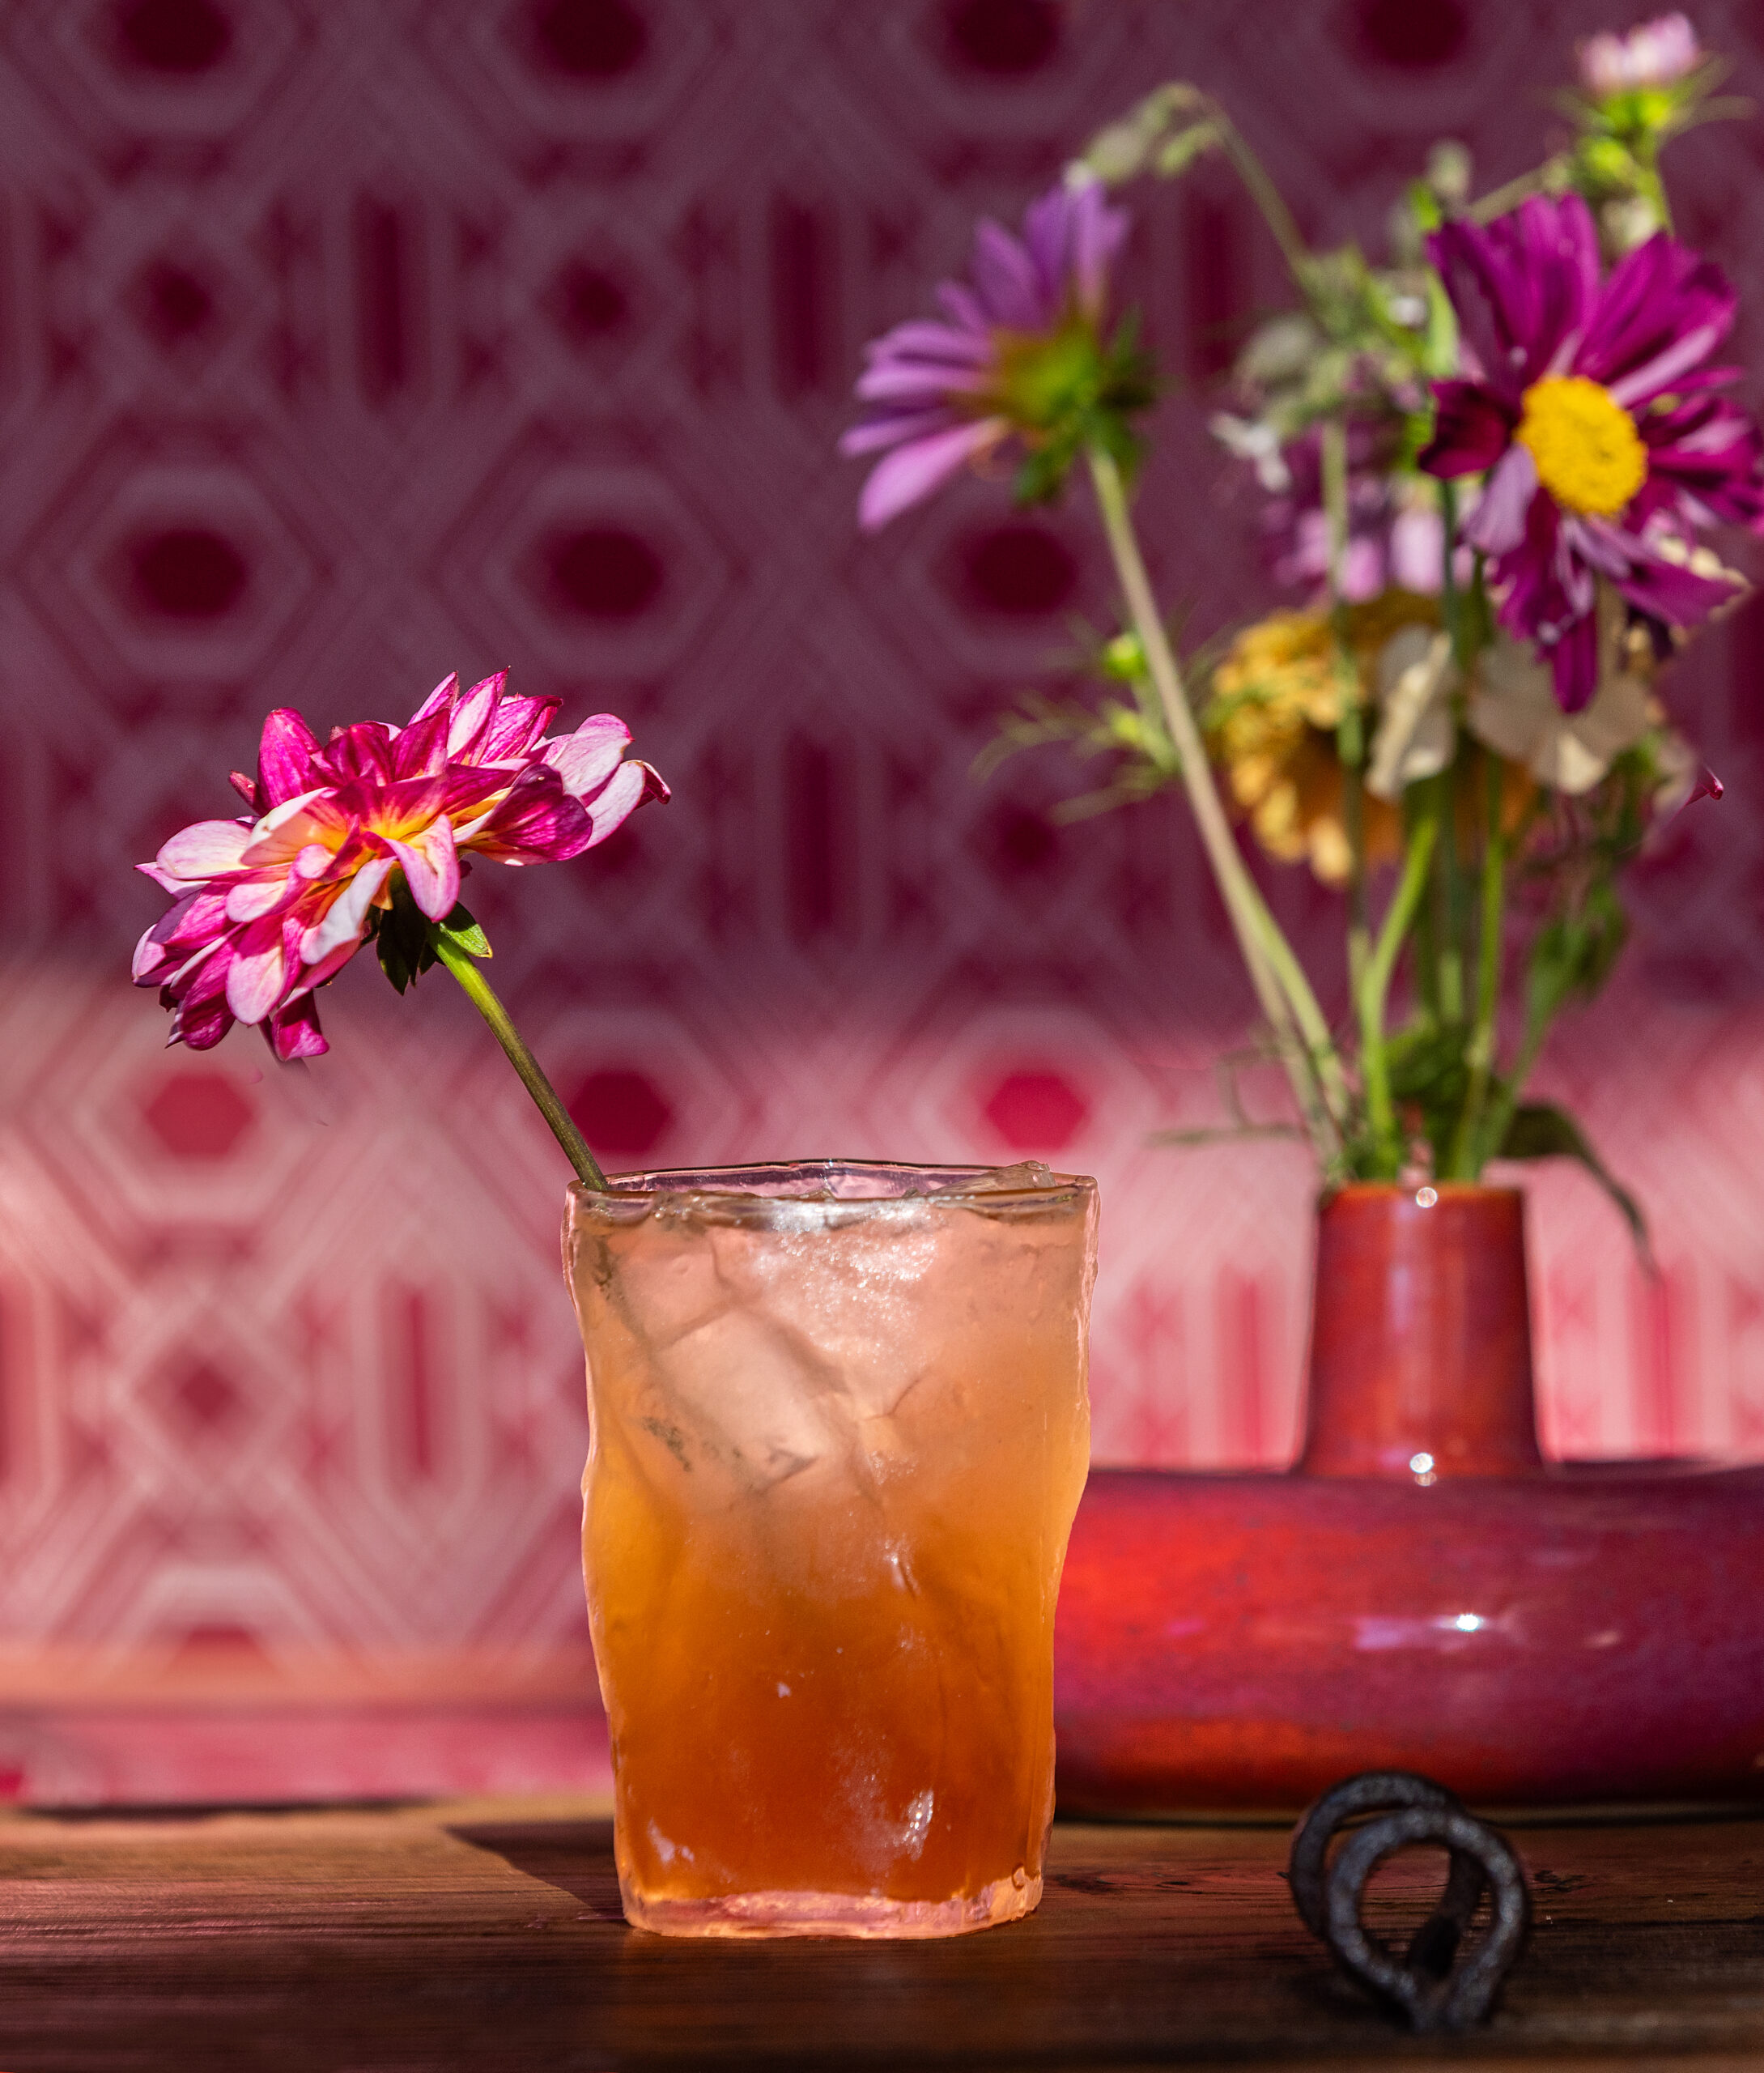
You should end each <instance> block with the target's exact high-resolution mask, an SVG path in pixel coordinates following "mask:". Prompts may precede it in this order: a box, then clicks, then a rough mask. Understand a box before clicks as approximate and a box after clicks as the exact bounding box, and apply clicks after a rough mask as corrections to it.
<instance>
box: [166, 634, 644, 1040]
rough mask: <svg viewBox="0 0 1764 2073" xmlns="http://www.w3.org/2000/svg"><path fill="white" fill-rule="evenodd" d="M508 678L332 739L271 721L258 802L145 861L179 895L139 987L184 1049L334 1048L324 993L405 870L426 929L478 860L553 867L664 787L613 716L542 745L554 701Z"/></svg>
mask: <svg viewBox="0 0 1764 2073" xmlns="http://www.w3.org/2000/svg"><path fill="white" fill-rule="evenodd" d="M560 702H561V701H560V700H557V699H555V698H516V697H513V696H510V694H509V692H508V672H507V671H506V670H504V671H502V672H501V673H500V674H499V675H495V676H493V677H487V678H486V679H484V681H483V682H482V683H478V684H474V686H473V687H472V688H471V689H470V691H468V692H461V690H460V688H459V680H458V679H457V677H451V676H450V677H448V678H447V679H445V680H444V682H442V683H440V684H438V685H436V688H435V690H434V691H433V692H432V693H431V695H430V696H429V697H428V699H427V700H426V701H425V702H424V704H423V707H422V709H420V711H419V712H418V713H416V714H415V715H414V717H412V719H411V720H410V723H409V725H408V726H403V727H395V726H389V725H385V724H384V723H382V722H379V721H364V722H361V723H360V724H359V725H358V726H351V727H339V728H338V729H337V730H335V731H334V733H333V734H332V735H331V738H330V739H329V742H327V743H324V744H322V745H321V743H320V742H319V740H318V739H317V736H316V735H315V734H313V733H312V730H311V729H310V728H309V727H308V726H307V724H306V722H304V720H303V719H302V718H301V717H300V714H299V713H291V712H287V711H285V710H283V711H278V712H274V713H271V714H270V717H269V718H268V719H267V720H266V721H265V722H264V724H263V739H262V741H261V745H260V747H259V750H258V758H257V777H256V778H255V779H253V778H250V777H244V776H242V775H241V774H240V773H238V772H235V773H234V774H233V780H232V781H233V784H234V785H235V787H236V790H238V791H239V792H240V794H241V795H242V796H243V797H244V800H245V802H246V804H247V805H248V806H249V807H250V808H251V812H250V813H249V815H246V816H244V817H243V818H242V819H238V820H203V821H198V822H197V823H196V824H195V825H194V826H193V827H190V828H184V829H183V830H181V832H179V833H178V834H176V835H174V836H172V839H171V841H169V842H168V843H167V844H166V845H165V847H164V849H161V850H160V852H159V855H158V856H157V857H156V858H155V859H154V861H153V862H151V864H141V865H138V866H137V868H138V870H142V871H143V872H145V873H146V875H147V876H148V877H149V878H151V879H152V880H153V881H154V883H155V884H156V885H159V886H162V887H163V888H164V890H165V891H166V892H168V893H170V894H171V895H172V898H173V900H175V901H176V905H174V906H172V908H171V909H170V910H169V911H168V913H165V914H164V915H162V916H161V917H160V918H159V921H158V922H155V924H154V926H152V927H151V929H149V930H147V934H145V935H144V936H142V939H141V941H140V943H139V944H138V946H137V947H136V950H135V955H134V980H135V984H136V985H140V986H151V985H156V986H158V987H159V989H160V993H159V998H160V999H161V1000H162V1001H163V1002H164V1004H165V1005H166V1007H168V1008H170V1009H171V1010H172V1034H171V1037H170V1039H169V1041H171V1042H172V1043H174V1044H180V1043H181V1044H188V1045H189V1047H190V1048H191V1049H192V1050H196V1051H206V1050H207V1049H210V1047H211V1046H212V1045H215V1044H218V1043H219V1041H220V1040H221V1038H222V1037H224V1036H225V1035H226V1033H227V1031H228V1030H229V1029H230V1028H232V1025H233V1024H234V1023H235V1022H246V1023H257V1024H261V1025H262V1027H263V1030H264V1034H265V1036H266V1037H267V1038H268V1039H269V1041H270V1046H271V1048H272V1049H274V1052H275V1054H276V1056H277V1057H278V1058H308V1057H313V1056H316V1055H317V1054H318V1053H320V1052H321V1051H323V1050H325V1049H328V1048H329V1047H328V1046H327V1045H326V1044H325V1039H324V1037H323V1035H322V1034H321V1032H320V1029H319V1026H318V1009H317V1002H316V1001H315V999H314V992H315V990H316V989H317V988H318V987H320V986H322V985H324V984H325V981H327V980H329V979H331V978H334V977H335V976H336V974H337V973H338V972H339V971H341V970H342V968H343V966H344V965H345V964H347V963H348V962H349V960H350V959H351V957H353V956H355V952H356V951H358V950H359V948H360V947H361V946H362V944H363V942H365V941H366V939H368V936H369V935H370V934H372V933H373V931H374V930H375V929H376V927H377V926H378V925H379V922H380V917H381V916H382V915H383V914H384V913H385V912H386V911H387V910H388V909H390V908H391V906H392V905H393V896H394V893H395V891H396V889H397V883H398V876H397V875H402V882H403V883H404V884H405V885H406V886H408V888H409V889H410V898H411V899H412V900H413V901H414V903H415V905H416V906H417V908H418V909H419V910H420V911H421V913H423V915H424V916H426V917H427V919H428V920H429V921H431V922H441V921H444V920H445V919H446V918H447V917H448V914H449V913H452V911H453V908H454V905H455V904H456V902H457V900H458V898H459V885H460V874H461V870H462V869H464V868H466V866H463V865H462V863H461V858H463V857H465V855H467V854H468V853H474V854H476V855H478V856H481V857H487V858H491V860H492V861H493V862H497V863H502V864H538V863H550V862H556V861H558V860H559V859H561V858H566V857H574V856H577V855H579V854H580V853H581V852H582V851H583V850H584V849H592V848H593V846H594V845H595V844H596V843H597V842H603V841H606V837H607V836H609V835H610V834H611V833H612V832H613V831H614V828H617V827H618V825H619V824H620V823H621V822H623V820H624V819H627V816H628V815H630V814H631V813H632V812H633V811H635V809H636V808H637V807H639V806H640V805H641V804H642V803H643V802H644V800H645V799H646V798H661V799H665V798H666V797H667V796H668V790H667V787H666V785H664V784H663V783H662V781H661V779H660V778H659V777H657V775H656V773H655V772H654V771H653V770H652V769H651V768H649V766H648V764H646V763H640V762H637V761H635V760H631V761H627V760H625V749H626V747H627V745H628V743H630V740H631V733H630V730H629V729H628V728H627V726H625V724H624V722H623V721H622V720H618V719H615V718H614V717H613V715H612V714H611V713H596V714H595V715H594V717H593V718H592V719H589V720H584V722H582V724H581V726H580V727H578V728H577V729H576V732H575V733H574V734H562V735H558V736H556V737H555V738H553V739H543V737H544V734H545V729H546V723H547V722H549V721H550V718H551V717H552V715H553V714H554V713H555V712H556V711H557V709H558V706H559V703H560Z"/></svg>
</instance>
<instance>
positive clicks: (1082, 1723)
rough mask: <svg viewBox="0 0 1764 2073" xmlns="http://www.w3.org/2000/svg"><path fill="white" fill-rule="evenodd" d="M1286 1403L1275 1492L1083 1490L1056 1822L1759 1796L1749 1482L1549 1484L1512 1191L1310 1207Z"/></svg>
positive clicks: (1682, 1479) (1602, 1475)
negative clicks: (1297, 1350) (1292, 1385)
mask: <svg viewBox="0 0 1764 2073" xmlns="http://www.w3.org/2000/svg"><path fill="white" fill-rule="evenodd" d="M1426 1195H1431V1196H1432V1197H1433V1199H1432V1200H1430V1201H1429V1200H1426V1199H1425V1196H1426ZM1310 1386H1311V1398H1310V1403H1309V1407H1308V1413H1307V1428H1306V1437H1305V1442H1304V1446H1303V1453H1302V1455H1301V1458H1300V1461H1299V1465H1298V1466H1297V1467H1296V1468H1295V1469H1294V1471H1291V1472H1290V1473H1286V1474H1272V1475H1268V1474H1241V1475H1231V1474H1222V1475H1197V1474H1188V1473H1175V1472H1168V1471H1122V1470H1115V1471H1110V1470H1106V1469H1104V1470H1094V1471H1092V1473H1091V1476H1090V1484H1089V1488H1088V1489H1087V1491H1086V1495H1085V1498H1084V1501H1083V1504H1082V1506H1081V1507H1080V1509H1079V1513H1078V1522H1077V1525H1076V1526H1075V1527H1074V1529H1073V1535H1072V1541H1071V1546H1070V1549H1069V1554H1068V1556H1067V1562H1066V1569H1065V1582H1064V1585H1063V1586H1062V1590H1061V1601H1060V1616H1059V1630H1058V1645H1057V1658H1056V1706H1055V1712H1056V1731H1057V1735H1058V1738H1059V1745H1058V1746H1059V1759H1058V1760H1059V1794H1060V1804H1061V1808H1062V1809H1063V1810H1064V1811H1067V1812H1069V1813H1077V1812H1082V1811H1090V1812H1105V1813H1116V1814H1125V1813H1154V1812H1180V1811H1187V1810H1191V1809H1193V1810H1200V1809H1205V1808H1217V1807H1244V1808H1280V1809H1290V1808H1295V1807H1299V1806H1302V1805H1303V1804H1304V1803H1305V1802H1306V1801H1307V1800H1308V1799H1310V1798H1311V1797H1313V1796H1314V1795H1315V1794H1316V1793H1318V1792H1320V1791H1321V1790H1324V1788H1325V1787H1327V1786H1329V1785H1331V1784H1333V1783H1334V1782H1335V1781H1337V1780H1338V1779H1339V1778H1341V1777H1344V1776H1345V1775H1347V1774H1349V1773H1351V1772H1354V1771H1356V1770H1362V1769H1383V1768H1389V1767H1396V1768H1402V1769H1415V1770H1420V1771H1423V1772H1426V1773H1429V1774H1430V1775H1431V1776H1433V1777H1437V1778H1439V1780H1441V1781H1442V1782H1443V1783H1444V1784H1446V1785H1447V1786H1451V1787H1452V1788H1453V1789H1454V1790H1456V1791H1458V1792H1459V1793H1460V1794H1464V1795H1465V1796H1467V1797H1469V1798H1473V1799H1475V1800H1477V1801H1479V1802H1481V1803H1485V1804H1492V1805H1512V1806H1517V1805H1524V1804H1545V1803H1549V1804H1557V1803H1577V1802H1578V1803H1622V1802H1630V1803H1633V1802H1635V1801H1683V1800H1701V1801H1739V1800H1751V1799H1756V1798H1764V1468H1743V1469H1728V1470H1721V1471H1709V1470H1707V1469H1702V1468H1700V1467H1699V1466H1697V1465H1695V1464H1688V1463H1647V1462H1620V1463H1605V1464H1600V1465H1597V1466H1549V1465H1547V1464H1546V1463H1545V1462H1544V1461H1543V1460H1542V1458H1541V1455H1540V1454H1539V1451H1538V1448H1537V1437H1536V1426H1535V1411H1534V1407H1533V1398H1532V1366H1531V1351H1530V1335H1529V1330H1528V1321H1527V1305H1526V1292H1525V1267H1524V1213H1523V1203H1522V1198H1521V1197H1520V1195H1519V1194H1518V1193H1517V1192H1516V1191H1514V1190H1505V1189H1482V1188H1470V1187H1462V1188H1447V1187H1440V1188H1438V1189H1437V1190H1422V1191H1419V1194H1418V1192H1417V1191H1413V1190H1400V1189H1396V1188H1386V1187H1375V1186H1363V1187H1353V1188H1348V1189H1344V1190H1341V1193H1340V1194H1337V1195H1336V1196H1334V1197H1333V1198H1332V1199H1331V1200H1330V1201H1329V1202H1328V1203H1326V1204H1325V1205H1324V1207H1323V1208H1322V1210H1321V1211H1320V1217H1319V1231H1318V1248H1317V1271H1316V1300H1315V1307H1314V1314H1313V1326H1312V1340H1311V1365H1310Z"/></svg>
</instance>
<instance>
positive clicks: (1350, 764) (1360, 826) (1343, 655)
mask: <svg viewBox="0 0 1764 2073" xmlns="http://www.w3.org/2000/svg"><path fill="white" fill-rule="evenodd" d="M1319 458H1320V462H1321V467H1322V476H1323V510H1324V519H1325V521H1326V522H1327V524H1328V582H1329V596H1330V599H1331V606H1330V613H1329V624H1330V629H1331V632H1332V633H1333V636H1334V641H1335V675H1336V682H1337V684H1338V686H1339V687H1340V690H1341V720H1340V722H1339V723H1338V725H1337V728H1336V753H1337V756H1339V758H1340V760H1341V773H1342V775H1341V824H1342V830H1343V832H1344V833H1345V835H1346V837H1347V845H1348V888H1347V892H1348V927H1347V960H1348V990H1349V991H1350V994H1352V993H1353V992H1354V991H1355V990H1357V989H1358V986H1359V983H1360V980H1361V978H1362V975H1363V974H1364V972H1365V969H1366V960H1367V957H1368V956H1370V955H1371V940H1372V937H1371V924H1370V922H1368V919H1367V910H1366V790H1365V784H1364V781H1363V779H1362V776H1361V773H1362V769H1363V768H1364V765H1365V762H1366V728H1365V723H1364V721H1363V719H1362V715H1361V713H1360V673H1359V670H1358V667H1357V666H1356V665H1355V663H1354V652H1353V649H1352V648H1351V647H1350V645H1349V643H1348V628H1347V603H1346V599H1345V594H1344V593H1345V582H1344V580H1343V578H1344V575H1345V568H1346V564H1347V547H1348V442H1347V427H1346V425H1345V424H1344V423H1343V421H1342V420H1341V419H1340V418H1338V417H1328V418H1325V419H1324V420H1323V423H1322V425H1321V426H1320V456H1319Z"/></svg>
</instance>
